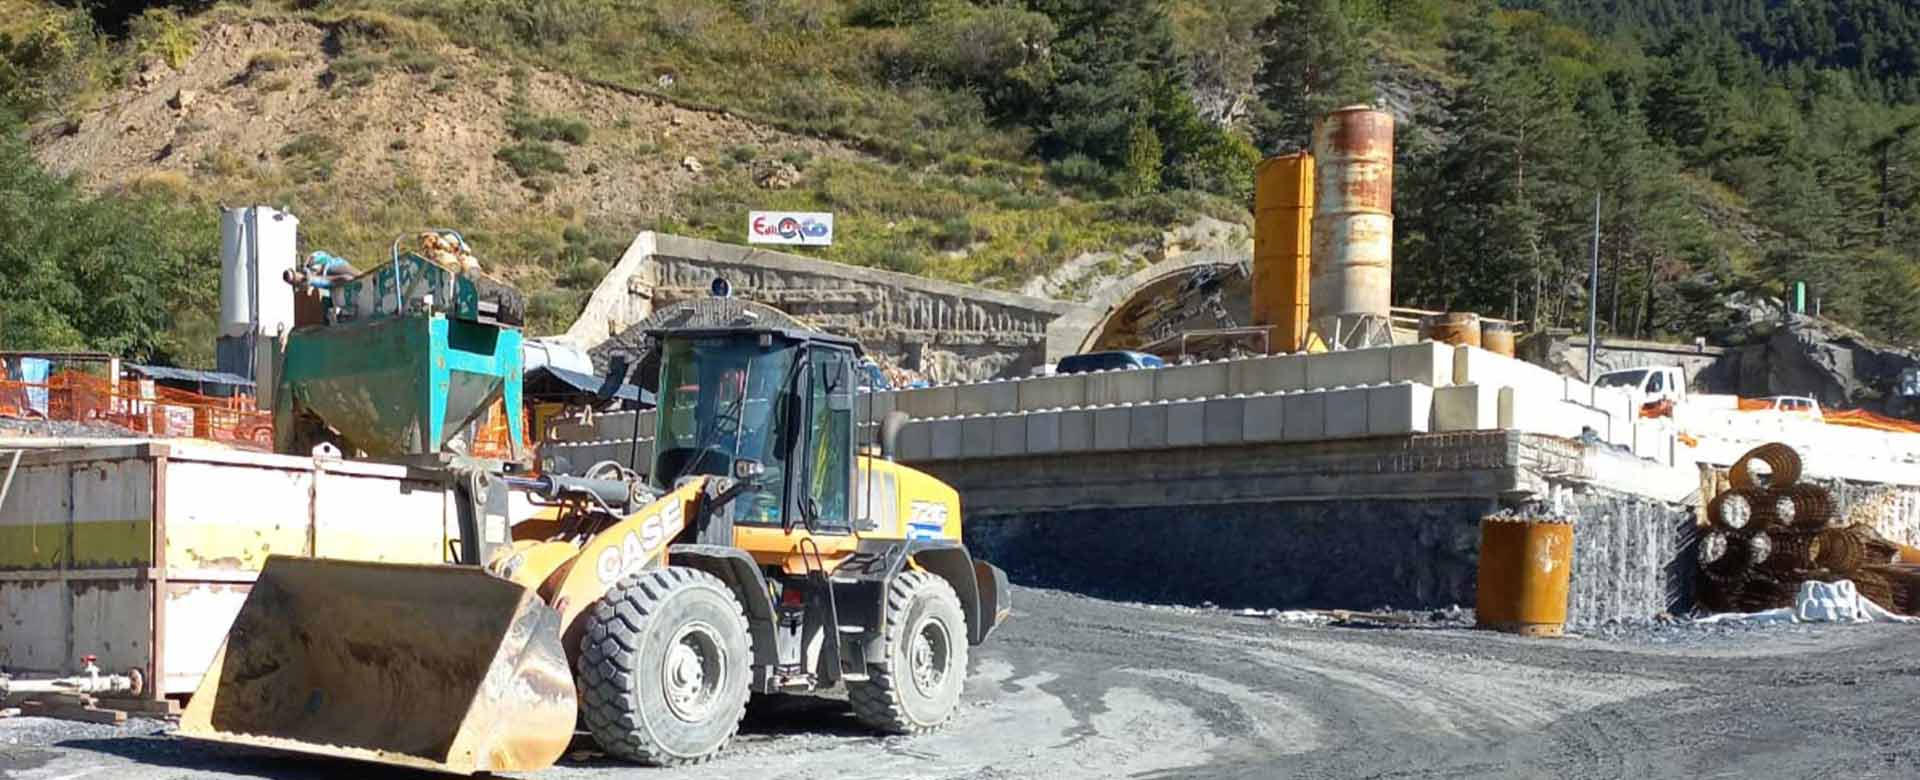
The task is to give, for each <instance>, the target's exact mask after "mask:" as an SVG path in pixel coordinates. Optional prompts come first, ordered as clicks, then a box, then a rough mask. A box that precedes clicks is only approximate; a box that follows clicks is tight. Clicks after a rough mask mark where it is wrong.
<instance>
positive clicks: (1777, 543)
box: [1759, 529, 1820, 574]
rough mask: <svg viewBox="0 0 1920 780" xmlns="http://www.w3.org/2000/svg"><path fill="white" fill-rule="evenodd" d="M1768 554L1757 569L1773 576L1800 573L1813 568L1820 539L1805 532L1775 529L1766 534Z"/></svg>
mask: <svg viewBox="0 0 1920 780" xmlns="http://www.w3.org/2000/svg"><path fill="white" fill-rule="evenodd" d="M1767 542H1768V545H1769V549H1770V552H1769V553H1768V555H1767V557H1765V558H1763V559H1761V560H1760V563H1759V567H1760V568H1761V569H1764V570H1766V571H1769V572H1773V573H1775V574H1788V573H1792V572H1801V571H1806V570H1808V569H1811V568H1813V561H1814V556H1815V554H1816V553H1817V552H1818V551H1819V549H1820V537H1819V535H1817V534H1814V533H1810V532H1807V531H1797V530H1783V529H1775V530H1773V531H1769V532H1768V533H1767Z"/></svg>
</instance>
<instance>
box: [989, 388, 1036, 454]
mask: <svg viewBox="0 0 1920 780" xmlns="http://www.w3.org/2000/svg"><path fill="white" fill-rule="evenodd" d="M1001 384H1006V383H1005V382H1002V383H1001ZM988 419H990V420H992V421H993V456H994V457H996V458H1013V457H1019V456H1021V455H1025V454H1027V420H1026V417H1025V416H1024V415H1019V414H1001V415H995V416H993V417H990V418H988Z"/></svg>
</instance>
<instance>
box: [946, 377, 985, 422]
mask: <svg viewBox="0 0 1920 780" xmlns="http://www.w3.org/2000/svg"><path fill="white" fill-rule="evenodd" d="M992 411H993V394H992V390H991V385H987V384H984V383H982V384H971V385H954V386H953V413H954V414H958V415H961V416H966V415H970V414H988V413H991V412H992Z"/></svg>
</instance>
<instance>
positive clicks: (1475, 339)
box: [1420, 312, 1480, 347]
mask: <svg viewBox="0 0 1920 780" xmlns="http://www.w3.org/2000/svg"><path fill="white" fill-rule="evenodd" d="M1420 338H1421V340H1423V341H1438V342H1440V343H1442V344H1453V345H1455V346H1468V347H1478V346H1480V315H1478V314H1474V313H1471V312H1450V313H1447V314H1434V315H1429V316H1427V317H1424V318H1422V319H1421V320H1420Z"/></svg>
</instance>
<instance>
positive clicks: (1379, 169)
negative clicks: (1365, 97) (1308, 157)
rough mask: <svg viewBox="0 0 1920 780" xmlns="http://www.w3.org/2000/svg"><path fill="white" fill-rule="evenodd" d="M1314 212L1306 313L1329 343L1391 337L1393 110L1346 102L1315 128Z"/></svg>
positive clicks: (1370, 342) (1367, 342)
mask: <svg viewBox="0 0 1920 780" xmlns="http://www.w3.org/2000/svg"><path fill="white" fill-rule="evenodd" d="M1313 157H1314V167H1315V170H1314V214H1313V262H1312V279H1311V281H1310V282H1309V283H1308V291H1309V294H1308V298H1307V301H1308V317H1309V319H1310V325H1311V327H1312V328H1313V330H1314V331H1315V332H1316V333H1318V334H1319V335H1320V337H1321V338H1323V339H1326V340H1327V341H1328V343H1329V344H1334V343H1336V342H1337V343H1338V345H1340V346H1348V347H1358V346H1374V345H1375V343H1383V342H1380V339H1381V338H1390V337H1391V333H1390V329H1389V327H1388V325H1387V323H1388V321H1389V320H1388V317H1389V311H1388V309H1389V308H1390V307H1391V306H1392V299H1393V117H1392V116H1390V115H1388V114H1387V113H1386V112H1384V111H1378V110H1375V109H1374V108H1373V107H1371V106H1364V105H1362V106H1347V107H1345V108H1341V109H1337V110H1335V111H1333V112H1332V113H1329V114H1327V115H1326V116H1325V117H1322V118H1321V119H1320V121H1319V122H1316V123H1315V124H1314V127H1313Z"/></svg>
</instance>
